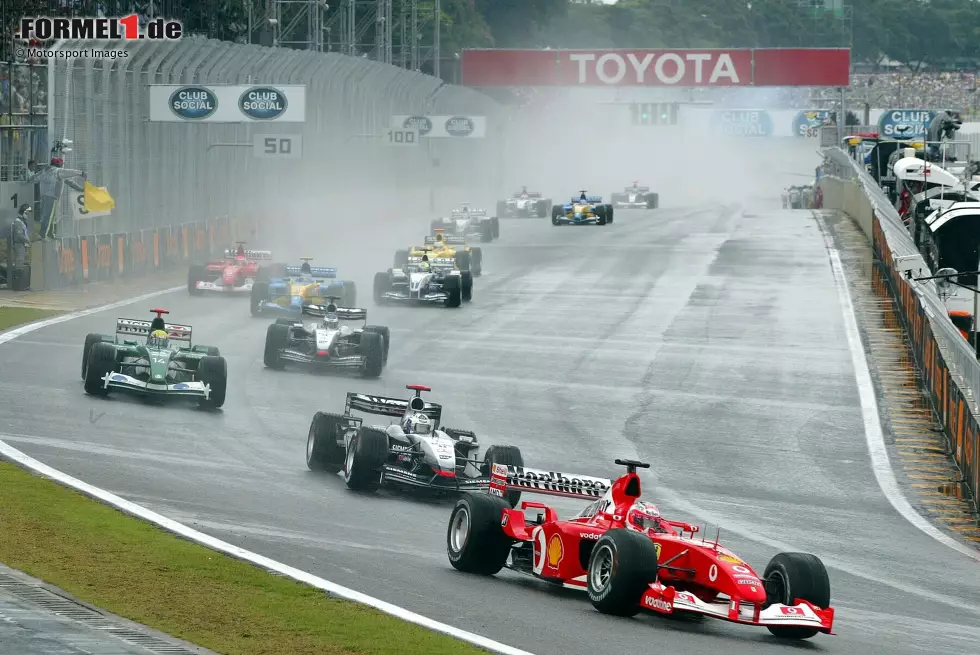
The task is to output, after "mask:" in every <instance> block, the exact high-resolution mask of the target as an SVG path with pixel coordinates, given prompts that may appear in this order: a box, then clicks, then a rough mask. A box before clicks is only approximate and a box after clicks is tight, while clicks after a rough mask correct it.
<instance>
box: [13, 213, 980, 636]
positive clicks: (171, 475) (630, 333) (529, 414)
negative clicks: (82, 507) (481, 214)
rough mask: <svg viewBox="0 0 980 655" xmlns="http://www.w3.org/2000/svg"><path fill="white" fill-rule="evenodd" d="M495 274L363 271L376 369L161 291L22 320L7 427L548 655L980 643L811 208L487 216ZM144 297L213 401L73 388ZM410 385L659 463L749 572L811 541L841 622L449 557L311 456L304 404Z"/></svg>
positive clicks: (416, 526)
mask: <svg viewBox="0 0 980 655" xmlns="http://www.w3.org/2000/svg"><path fill="white" fill-rule="evenodd" d="M419 227H421V228H422V229H424V226H419ZM413 231H414V229H413ZM396 245H397V244H395V243H392V244H380V246H381V247H380V248H379V249H378V250H377V253H375V254H371V255H369V256H368V259H370V260H371V261H370V262H368V266H367V268H371V267H377V268H383V267H384V266H386V265H388V261H389V257H390V253H391V251H392V250H393V249H394V248H395V246H396ZM358 258H359V260H363V257H362V256H361V255H358ZM322 263H325V264H326V263H328V262H322ZM360 263H361V264H362V266H361V267H360V268H365V267H364V266H363V264H364V262H363V261H360ZM485 269H486V274H485V276H484V277H483V278H481V279H478V280H477V284H476V286H475V291H474V301H473V303H472V304H471V305H469V306H467V307H465V308H463V309H462V310H459V311H448V310H441V309H414V308H379V309H376V308H374V307H373V304H372V303H371V301H370V295H369V293H370V292H369V285H370V281H371V278H370V277H369V276H368V275H360V276H359V277H358V278H357V282H358V284H359V286H360V293H361V295H362V302H361V304H362V305H366V306H367V307H368V308H369V317H370V319H371V322H372V323H380V324H386V325H389V326H391V328H392V334H393V338H392V340H393V344H392V350H391V356H390V361H389V368H388V370H387V371H386V373H385V376H384V378H383V379H382V380H377V381H364V380H359V379H344V378H342V377H325V376H320V377H313V376H307V375H303V374H301V373H299V372H276V371H270V370H266V369H265V368H263V366H262V361H261V353H262V344H263V340H264V335H265V326H266V325H267V321H259V320H253V319H251V318H249V316H248V311H247V308H246V303H245V301H244V300H242V301H237V300H232V299H222V298H217V299H212V298H193V299H192V298H189V297H188V296H187V295H186V293H176V294H172V295H169V296H165V297H163V298H160V299H159V300H157V301H151V302H150V303H142V304H140V305H139V306H136V307H132V308H131V309H124V310H114V311H111V312H109V313H106V314H103V315H95V316H90V317H86V318H82V319H78V320H74V321H70V322H67V323H64V324H60V325H57V326H53V327H50V328H47V329H43V330H40V331H37V332H34V333H31V334H29V335H26V336H25V337H23V338H22V339H19V340H16V341H14V342H11V343H9V344H6V345H4V346H2V347H0V356H2V361H3V362H4V369H5V371H8V372H9V371H17V373H16V375H10V374H8V375H5V376H3V383H2V386H0V393H2V395H3V397H4V398H7V399H10V400H11V401H12V403H13V405H12V406H13V407H16V408H17V409H15V410H13V411H11V412H9V413H5V414H4V418H3V419H2V423H0V432H2V433H3V437H2V438H3V439H5V440H7V441H8V442H9V443H11V444H12V445H14V446H15V447H18V448H21V449H23V450H24V451H26V452H27V453H28V454H30V455H32V456H34V457H37V458H39V459H40V460H42V461H44V462H45V463H48V464H50V465H52V466H54V467H56V468H59V469H61V470H63V471H65V472H67V473H69V474H71V475H74V476H77V477H80V478H81V479H83V480H85V481H87V482H90V483H93V484H96V485H99V486H101V487H104V488H107V489H109V490H111V491H113V492H115V493H118V494H120V495H122V496H124V497H126V498H128V499H130V500H133V501H136V502H140V503H142V504H144V505H146V506H148V507H150V508H152V509H155V510H158V511H161V512H163V513H164V514H167V515H168V516H171V517H173V518H175V519H178V520H183V521H185V522H187V523H190V524H192V525H194V526H196V527H198V528H200V529H203V530H204V531H206V532H209V533H211V534H213V535H215V536H217V537H220V538H222V539H226V540H228V541H230V542H232V543H235V544H238V545H240V546H243V547H245V548H249V549H251V550H254V551H257V552H259V553H262V554H264V555H267V556H270V557H273V558H276V559H279V560H281V561H283V562H285V563H287V564H290V565H293V566H297V567H299V568H303V569H306V570H309V571H311V572H313V573H316V574H318V575H320V576H323V577H325V578H327V579H330V580H332V581H335V582H337V583H340V584H344V585H348V586H351V587H354V588H356V589H358V590H360V591H363V592H366V593H369V594H372V595H375V596H377V597H380V598H383V599H385V600H388V601H391V602H394V603H397V604H400V605H403V606H406V607H411V608H412V609H414V610H416V611H419V612H421V613H423V614H426V615H429V616H432V617H434V618H438V619H440V620H443V621H445V622H448V623H452V624H454V625H458V626H460V627H462V628H464V629H467V630H471V631H475V632H478V633H481V634H485V635H487V636H489V637H492V638H494V639H497V640H500V641H503V642H505V643H509V644H512V645H515V646H520V647H522V648H526V649H528V650H530V651H532V652H534V653H537V654H538V655H546V654H567V653H614V652H629V653H667V652H671V653H705V652H711V651H715V650H718V649H724V650H725V652H727V653H730V654H731V655H741V654H749V653H752V654H756V653H770V652H777V651H784V650H790V651H792V650H800V651H803V652H809V651H815V652H826V653H841V654H853V653H859V652H860V653H862V654H864V655H871V654H874V653H889V654H895V653H923V652H929V653H976V652H978V650H980V645H978V644H980V597H978V596H977V592H976V590H977V589H978V588H980V566H978V565H977V564H976V562H973V561H970V560H968V559H966V558H964V557H963V556H962V555H959V554H957V553H955V552H953V551H951V550H948V549H947V548H945V547H943V546H941V545H939V544H937V543H936V542H934V541H932V540H931V539H929V538H928V537H926V536H924V535H923V534H921V533H920V532H918V531H917V530H915V529H914V528H913V527H912V526H910V525H909V524H908V523H907V522H906V521H905V520H904V519H903V518H901V517H900V516H899V515H898V514H897V513H896V512H894V511H893V510H892V508H891V506H890V505H889V504H888V502H887V500H886V499H885V498H884V497H883V496H882V494H881V492H880V490H879V488H878V486H877V484H876V482H875V479H874V476H873V474H872V471H871V468H870V465H869V458H868V455H867V451H866V446H865V441H864V435H863V429H862V417H861V412H860V406H859V401H858V395H857V389H856V386H855V382H854V376H853V373H852V366H851V358H850V354H849V352H848V349H847V345H846V339H845V335H844V332H843V328H842V321H841V314H840V306H839V302H838V297H837V294H836V291H835V287H834V283H833V276H832V273H831V269H830V264H829V260H828V257H827V253H826V249H825V246H824V241H823V239H822V237H821V235H820V231H819V229H818V227H817V225H816V223H815V222H814V220H813V219H812V218H810V217H809V214H808V213H806V212H792V213H790V212H785V211H781V210H777V209H772V210H765V209H762V208H759V207H754V208H749V209H747V210H744V211H743V210H740V209H739V208H736V207H722V206H705V207H701V208H698V209H690V210H680V209H664V210H659V211H655V212H643V211H638V212H626V211H623V212H619V213H618V214H617V220H616V223H615V224H614V225H612V226H608V227H605V228H552V227H551V226H550V225H549V224H548V222H547V221H504V222H503V223H502V226H501V239H500V241H499V242H498V243H495V244H493V245H491V246H489V247H487V248H486V252H485ZM150 305H163V306H166V307H168V308H169V309H170V310H171V312H172V315H171V316H172V318H173V320H175V321H183V322H187V323H191V324H192V325H193V327H194V331H195V340H196V341H198V342H201V343H211V344H215V345H218V346H220V347H221V349H222V353H223V354H224V355H225V356H226V357H227V359H228V362H229V371H230V382H229V385H230V388H229V396H228V401H227V404H226V405H225V407H224V411H223V412H220V413H215V414H210V413H205V412H201V411H197V410H195V409H189V408H185V407H181V406H180V405H173V406H166V407H158V406H152V405H147V404H144V403H142V402H140V401H138V400H132V399H125V398H120V397H113V398H111V399H109V400H100V399H94V398H90V397H86V396H85V395H84V393H83V391H82V384H81V381H80V380H79V377H78V371H79V360H80V353H81V344H82V340H83V338H84V335H85V334H86V333H87V332H90V331H105V332H111V330H112V327H113V325H114V320H115V318H116V316H117V315H120V316H142V315H145V314H146V310H148V309H149V306H150ZM407 383H423V384H427V385H430V386H432V387H433V389H434V391H433V393H432V394H431V395H432V397H433V399H434V400H437V401H438V402H441V403H443V404H444V405H445V406H446V408H447V411H446V422H447V424H448V425H450V426H457V427H461V428H471V429H473V430H475V431H476V432H477V434H478V435H479V437H480V438H481V440H482V442H483V443H484V444H485V445H489V444H492V443H513V444H516V445H519V446H520V447H521V449H522V450H523V453H524V458H525V461H526V463H527V464H528V465H529V466H541V467H549V468H559V469H561V470H564V471H568V472H580V473H587V474H595V475H607V476H611V477H612V476H615V475H616V474H617V473H618V469H617V467H615V466H613V464H612V460H613V459H614V458H616V457H636V456H639V457H640V458H642V459H644V460H646V461H649V462H651V463H652V469H651V471H650V475H648V476H646V481H647V482H648V484H647V487H646V491H647V494H648V496H650V497H651V498H652V499H654V500H656V501H657V502H659V503H660V505H661V509H663V510H666V511H667V512H668V513H669V514H672V515H674V516H676V517H678V518H684V519H689V520H696V521H704V520H707V521H709V522H720V523H721V524H722V526H723V527H722V533H721V534H722V539H723V541H725V542H726V543H727V545H729V546H730V547H732V548H733V549H734V550H735V551H736V552H738V553H739V554H740V555H741V556H742V557H743V558H745V559H747V560H748V561H749V562H750V563H752V564H753V565H754V566H756V567H757V568H758V569H760V570H761V569H762V568H764V567H765V564H766V562H767V561H768V559H769V557H771V556H772V555H773V554H775V553H776V552H777V551H778V550H780V549H783V548H791V549H794V550H804V551H810V552H814V553H816V554H818V555H819V556H821V557H822V558H823V559H824V561H825V562H826V563H827V564H828V566H829V567H830V573H831V580H832V591H833V600H834V604H835V606H836V607H837V611H838V617H837V631H838V633H839V634H838V636H835V637H830V636H822V635H820V636H817V637H816V638H814V639H813V640H812V641H810V642H808V643H805V644H802V645H792V644H791V645H786V644H782V643H780V642H777V641H776V640H775V639H773V638H772V637H771V636H770V635H769V634H768V632H766V631H765V630H756V629H752V628H748V627H745V626H736V625H731V624H727V623H723V622H718V621H704V622H700V623H695V622H683V621H676V620H673V621H671V620H662V619H658V618H655V617H652V616H648V615H641V616H640V617H638V618H636V619H630V620H622V619H615V618H611V617H606V616H602V615H599V614H598V613H596V612H595V611H594V610H593V609H592V607H591V605H590V604H589V603H588V601H587V599H586V598H585V597H584V596H582V595H579V594H576V593H574V592H570V591H561V590H559V591H556V590H554V589H551V588H549V587H546V586H545V585H543V584H540V583H537V582H536V581H533V580H529V579H525V578H522V577H520V576H518V575H516V574H513V573H511V572H504V573H502V574H500V575H499V576H498V577H497V578H495V579H489V580H481V579H477V578H472V577H468V576H465V575H462V574H459V573H457V572H456V571H455V570H453V569H452V568H451V567H450V566H449V563H448V561H447V559H446V555H445V545H444V544H445V531H446V524H447V521H448V517H449V511H450V507H451V505H450V504H449V503H448V502H439V501H425V500H416V499H411V498H404V497H400V496H396V495H391V494H383V495H381V496H361V495H356V494H353V493H351V492H348V491H347V490H346V488H345V487H344V484H343V480H342V479H341V478H340V477H334V476H322V475H316V474H313V473H310V472H309V471H307V470H306V467H305V463H304V446H305V439H306V431H307V428H308V425H309V421H310V418H311V416H312V414H313V413H314V412H315V411H316V410H319V409H323V410H329V411H339V410H340V409H341V408H342V407H343V402H344V396H343V394H344V392H346V391H348V390H360V391H365V392H371V393H380V394H392V395H396V396H403V395H405V393H406V392H405V390H404V385H405V384H407ZM103 412H104V415H103V414H102V413H103ZM557 504H559V505H560V506H561V507H576V505H574V504H569V503H566V502H560V503H557ZM707 532H708V534H709V535H710V536H711V537H713V536H714V527H709V529H708V531H707Z"/></svg>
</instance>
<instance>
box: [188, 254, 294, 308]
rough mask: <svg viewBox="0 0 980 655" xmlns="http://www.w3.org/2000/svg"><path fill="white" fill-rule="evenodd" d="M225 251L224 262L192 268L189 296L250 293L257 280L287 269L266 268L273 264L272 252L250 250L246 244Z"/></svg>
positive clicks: (192, 266)
mask: <svg viewBox="0 0 980 655" xmlns="http://www.w3.org/2000/svg"><path fill="white" fill-rule="evenodd" d="M237 243H238V247H237V248H228V249H226V250H225V253H224V258H223V259H216V260H214V261H211V262H208V263H206V264H192V265H191V266H190V267H189V268H188V269H187V293H189V294H190V295H192V296H197V295H201V294H203V293H206V292H212V291H213V292H218V293H248V292H250V291H251V290H252V285H253V284H254V283H255V281H256V280H261V279H268V278H269V277H271V276H272V275H276V274H277V272H279V271H281V269H282V268H283V265H282V264H279V265H276V264H268V263H266V264H265V265H263V264H262V262H269V261H270V260H272V251H271V250H246V249H245V242H244V241H239V242H237Z"/></svg>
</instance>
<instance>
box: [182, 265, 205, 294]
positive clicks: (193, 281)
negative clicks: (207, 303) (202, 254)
mask: <svg viewBox="0 0 980 655" xmlns="http://www.w3.org/2000/svg"><path fill="white" fill-rule="evenodd" d="M207 274H208V269H207V267H205V266H202V265H200V264H192V265H191V267H190V268H189V269H187V293H189V294H190V295H192V296H199V295H201V294H202V293H203V291H200V290H198V288H197V283H198V282H201V281H202V280H204V278H205V277H207Z"/></svg>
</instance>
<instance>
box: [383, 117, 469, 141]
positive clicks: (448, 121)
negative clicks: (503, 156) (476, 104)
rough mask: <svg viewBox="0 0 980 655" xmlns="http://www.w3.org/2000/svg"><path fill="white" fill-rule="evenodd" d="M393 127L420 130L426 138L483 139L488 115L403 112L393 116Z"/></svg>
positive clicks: (421, 135)
mask: <svg viewBox="0 0 980 655" xmlns="http://www.w3.org/2000/svg"><path fill="white" fill-rule="evenodd" d="M391 129H393V130H418V132H419V138H424V139H482V138H484V137H486V135H487V117H486V116H466V115H462V114H454V115H452V116H449V115H447V116H423V115H420V114H412V115H409V114H401V115H397V116H392V117H391Z"/></svg>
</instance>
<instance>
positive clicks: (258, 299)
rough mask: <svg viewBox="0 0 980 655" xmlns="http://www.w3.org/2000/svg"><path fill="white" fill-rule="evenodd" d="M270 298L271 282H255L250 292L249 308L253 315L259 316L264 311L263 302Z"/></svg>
mask: <svg viewBox="0 0 980 655" xmlns="http://www.w3.org/2000/svg"><path fill="white" fill-rule="evenodd" d="M268 298H269V283H268V282H253V283H252V291H251V292H250V294H249V309H250V311H251V312H252V316H258V315H260V314H261V313H262V311H261V309H260V306H261V305H262V303H263V302H265V301H266V300H268Z"/></svg>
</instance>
